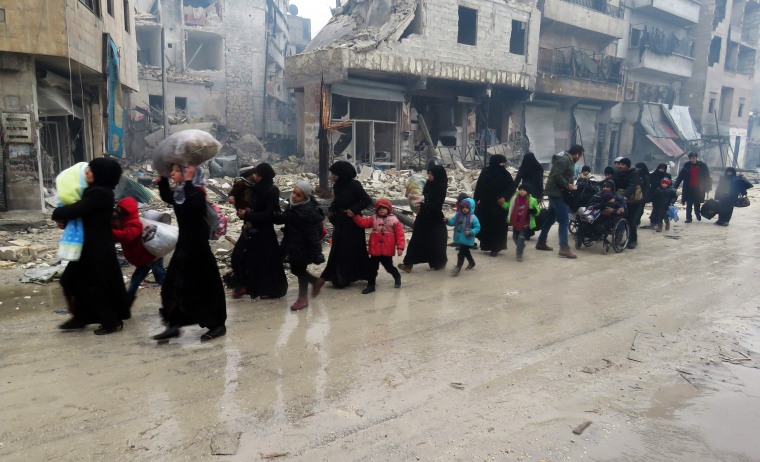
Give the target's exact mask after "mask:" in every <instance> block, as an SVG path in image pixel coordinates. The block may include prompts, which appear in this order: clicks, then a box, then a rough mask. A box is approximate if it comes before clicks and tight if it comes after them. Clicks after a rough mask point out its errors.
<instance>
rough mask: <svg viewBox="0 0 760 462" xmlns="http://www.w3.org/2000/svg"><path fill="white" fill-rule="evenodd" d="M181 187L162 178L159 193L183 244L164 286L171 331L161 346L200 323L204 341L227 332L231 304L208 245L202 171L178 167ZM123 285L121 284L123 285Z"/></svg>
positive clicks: (175, 171)
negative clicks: (184, 327) (225, 295)
mask: <svg viewBox="0 0 760 462" xmlns="http://www.w3.org/2000/svg"><path fill="white" fill-rule="evenodd" d="M171 179H172V181H173V182H174V183H175V184H176V185H177V186H176V187H175V189H174V190H172V189H171V187H170V186H169V179H168V178H166V177H161V180H160V181H159V182H158V190H159V192H160V193H161V199H163V200H164V202H166V203H168V204H170V205H172V206H174V214H175V215H176V216H177V225H178V226H179V239H178V240H177V247H176V248H175V249H174V254H173V255H172V259H171V261H170V262H169V267H168V268H167V270H166V276H164V284H163V286H162V287H161V304H162V305H163V306H162V308H161V315H162V316H163V318H164V323H165V324H166V325H167V328H166V330H165V331H164V332H162V333H160V334H158V335H155V336H153V339H154V340H157V341H158V342H159V343H165V342H168V341H169V340H170V339H172V338H174V337H179V336H180V328H181V327H182V326H188V325H192V324H198V325H200V326H201V327H205V328H206V329H208V331H207V332H206V333H204V334H203V335H202V336H201V341H206V340H211V339H214V338H216V337H221V336H222V335H224V334H226V333H227V328H226V327H225V322H226V320H227V302H226V301H225V299H224V286H223V285H222V278H221V277H220V276H219V268H218V266H217V264H216V258H214V254H213V253H212V252H211V247H210V246H209V243H208V240H209V235H210V234H211V230H210V228H209V224H208V221H207V219H206V214H207V206H206V192H205V190H204V189H203V184H204V180H203V170H202V169H201V168H200V167H195V166H188V167H180V166H179V165H175V166H174V167H173V168H172V173H171ZM122 285H123V284H122Z"/></svg>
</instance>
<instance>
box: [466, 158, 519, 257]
mask: <svg viewBox="0 0 760 462" xmlns="http://www.w3.org/2000/svg"><path fill="white" fill-rule="evenodd" d="M515 189H516V187H515V183H514V181H513V180H512V175H510V174H509V172H508V171H507V170H506V169H505V168H502V167H499V166H498V165H497V166H489V167H488V168H486V169H484V170H483V172H481V174H480V177H479V178H478V182H477V184H476V185H475V195H474V199H475V203H476V204H477V207H476V210H475V215H476V216H477V217H478V220H480V232H479V233H478V239H479V240H480V248H481V250H491V251H494V250H495V251H497V252H498V251H500V250H504V249H506V248H507V229H508V225H507V214H508V213H509V212H508V211H507V210H504V209H503V208H501V206H500V205H499V204H498V203H497V201H498V200H499V199H502V198H503V199H504V200H506V201H509V200H510V199H511V198H512V195H513V194H514V193H515Z"/></svg>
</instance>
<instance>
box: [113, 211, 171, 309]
mask: <svg viewBox="0 0 760 462" xmlns="http://www.w3.org/2000/svg"><path fill="white" fill-rule="evenodd" d="M114 213H115V219H114V221H113V223H112V226H111V233H112V234H113V238H114V240H115V241H116V242H118V243H120V244H121V249H122V250H123V251H124V258H126V259H127V261H128V262H129V263H131V264H132V265H134V266H135V271H134V273H132V279H131V280H130V281H129V288H128V289H127V302H128V303H129V306H130V307H131V306H132V303H133V302H134V301H135V297H136V296H137V289H138V288H139V287H140V283H141V282H143V280H145V278H146V277H147V276H148V273H150V272H151V271H153V277H155V278H156V282H157V283H158V284H163V283H164V274H165V273H166V271H165V270H164V259H163V258H156V257H155V256H154V255H152V254H151V253H150V252H148V251H147V250H145V247H144V246H143V242H142V229H143V226H142V222H141V221H140V215H139V214H138V213H137V201H136V200H134V199H132V198H131V197H125V198H124V199H122V200H120V201H119V202H118V204H116V210H115V212H114Z"/></svg>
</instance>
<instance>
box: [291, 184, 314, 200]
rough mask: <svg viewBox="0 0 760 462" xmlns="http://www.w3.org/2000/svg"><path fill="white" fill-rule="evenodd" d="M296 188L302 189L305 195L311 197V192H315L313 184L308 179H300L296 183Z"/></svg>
mask: <svg viewBox="0 0 760 462" xmlns="http://www.w3.org/2000/svg"><path fill="white" fill-rule="evenodd" d="M295 187H296V188H298V189H300V190H301V192H302V193H303V195H304V196H306V197H307V198H308V197H311V194H312V193H313V192H314V189H313V188H312V187H311V184H310V183H309V182H308V181H299V182H298V183H296V186H295Z"/></svg>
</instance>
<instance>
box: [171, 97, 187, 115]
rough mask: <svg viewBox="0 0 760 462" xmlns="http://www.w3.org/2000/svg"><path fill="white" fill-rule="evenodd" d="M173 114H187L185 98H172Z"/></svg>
mask: <svg viewBox="0 0 760 462" xmlns="http://www.w3.org/2000/svg"><path fill="white" fill-rule="evenodd" d="M174 113H175V114H177V115H185V114H187V98H185V97H182V96H175V97H174Z"/></svg>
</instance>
